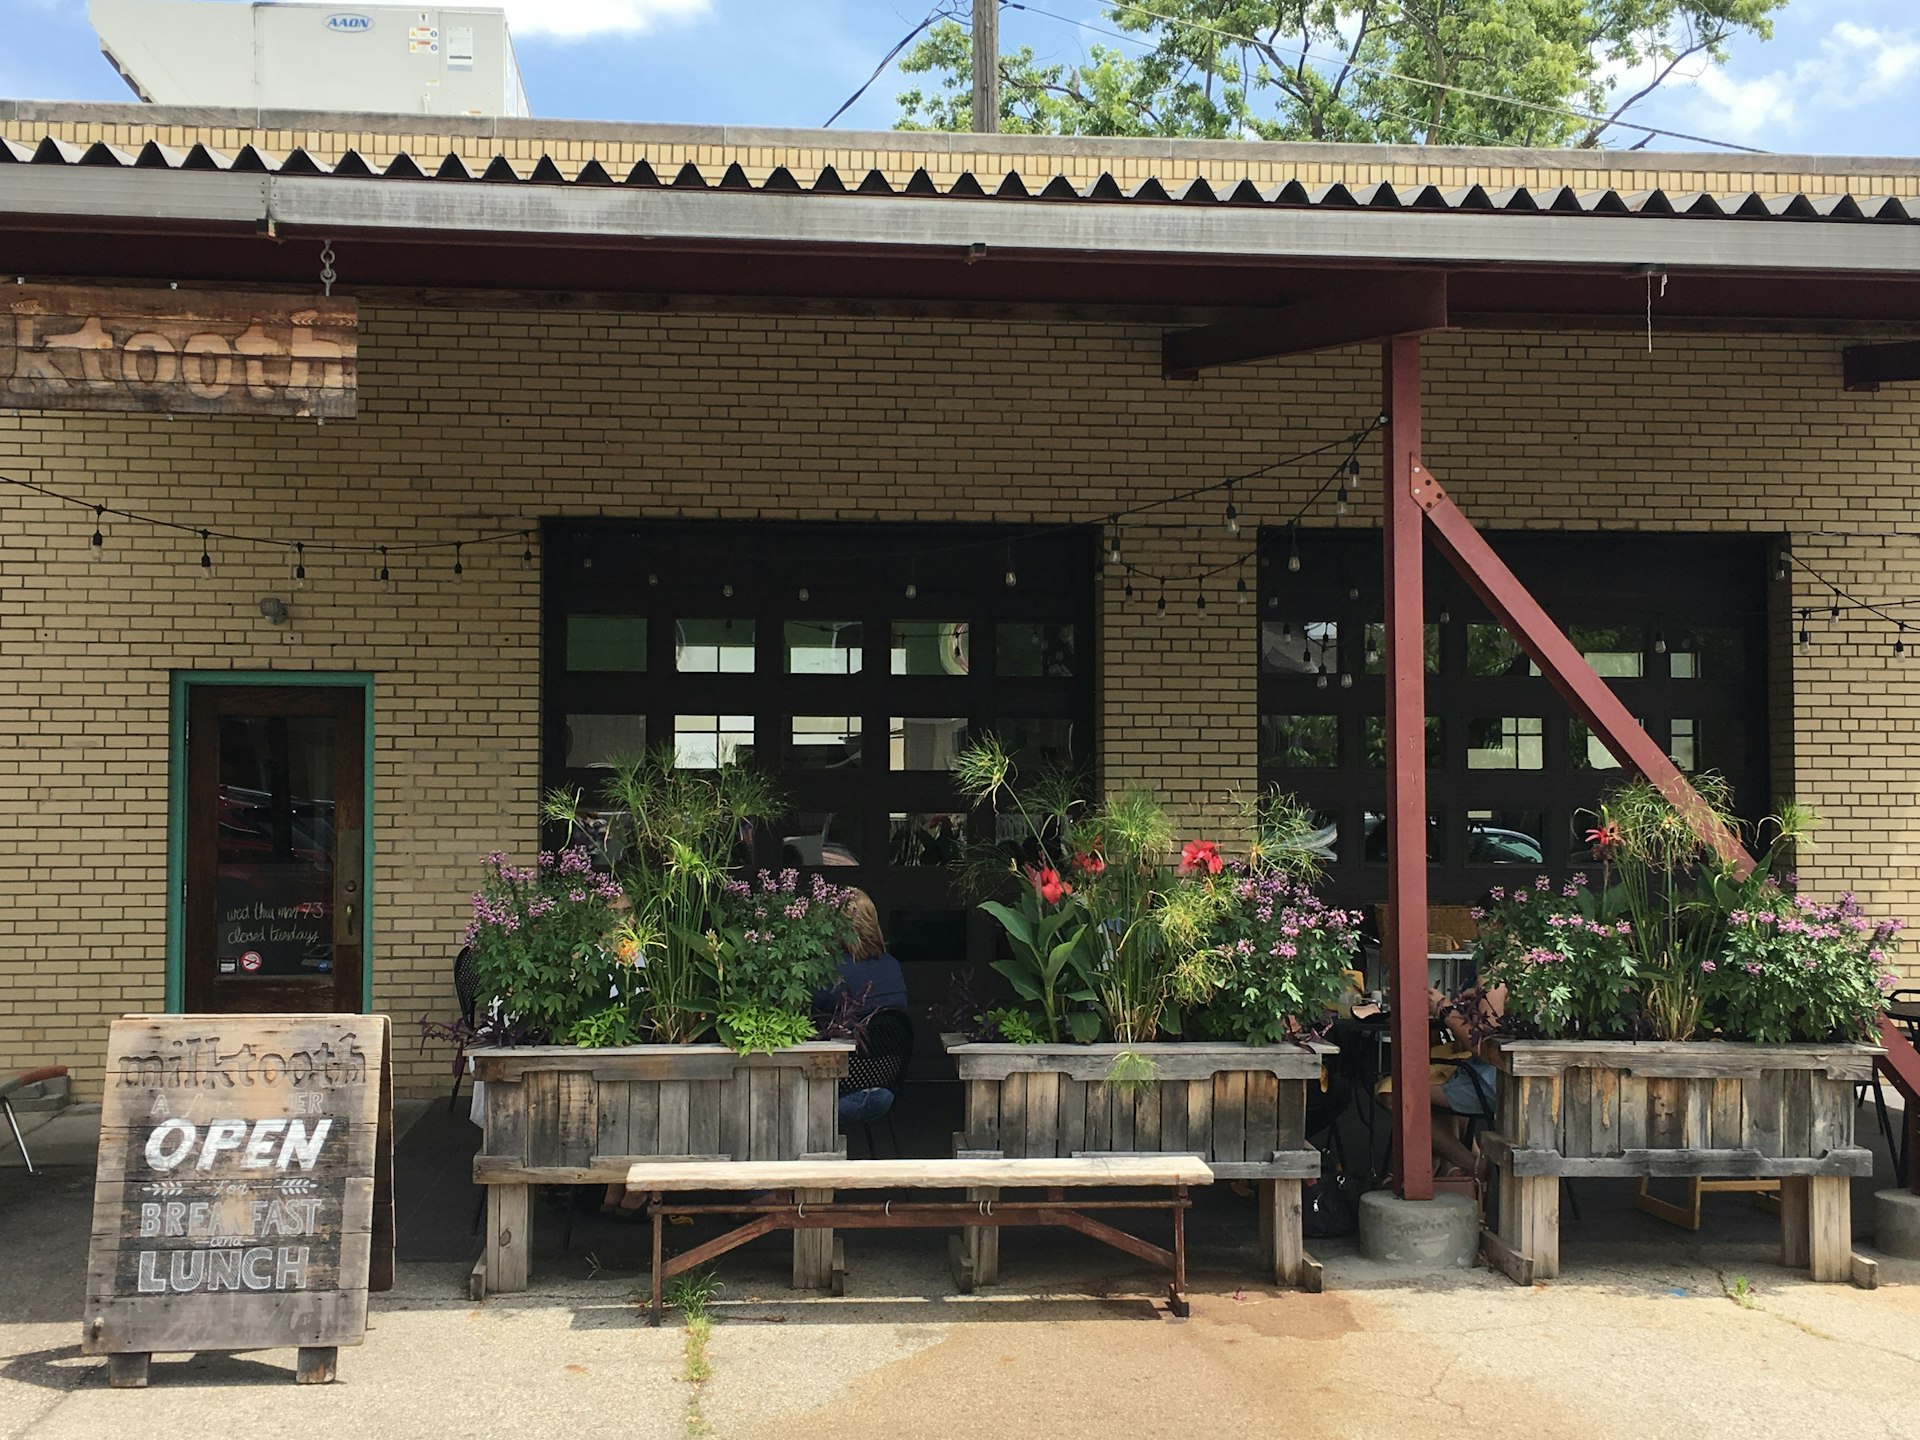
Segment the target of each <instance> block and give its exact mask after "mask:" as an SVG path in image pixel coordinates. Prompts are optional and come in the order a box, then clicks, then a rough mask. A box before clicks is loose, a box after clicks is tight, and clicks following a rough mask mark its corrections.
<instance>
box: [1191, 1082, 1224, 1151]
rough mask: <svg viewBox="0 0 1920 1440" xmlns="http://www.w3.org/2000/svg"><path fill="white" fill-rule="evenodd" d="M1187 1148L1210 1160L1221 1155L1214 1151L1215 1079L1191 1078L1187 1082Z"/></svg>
mask: <svg viewBox="0 0 1920 1440" xmlns="http://www.w3.org/2000/svg"><path fill="white" fill-rule="evenodd" d="M1187 1148H1188V1149H1190V1150H1195V1151H1198V1152H1199V1153H1200V1154H1202V1155H1205V1156H1206V1157H1207V1158H1208V1159H1209V1160H1217V1159H1219V1158H1220V1157H1219V1156H1217V1155H1215V1154H1214V1153H1213V1080H1212V1079H1211V1078H1208V1079H1205V1080H1189V1081H1188V1082H1187Z"/></svg>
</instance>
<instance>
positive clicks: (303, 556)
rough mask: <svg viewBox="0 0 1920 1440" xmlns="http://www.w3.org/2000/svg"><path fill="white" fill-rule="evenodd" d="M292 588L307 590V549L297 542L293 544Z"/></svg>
mask: <svg viewBox="0 0 1920 1440" xmlns="http://www.w3.org/2000/svg"><path fill="white" fill-rule="evenodd" d="M293 588H294V589H296V590H304V589H306V588H307V547H306V546H305V545H303V544H302V543H301V542H300V541H298V540H296V541H294V542H293Z"/></svg>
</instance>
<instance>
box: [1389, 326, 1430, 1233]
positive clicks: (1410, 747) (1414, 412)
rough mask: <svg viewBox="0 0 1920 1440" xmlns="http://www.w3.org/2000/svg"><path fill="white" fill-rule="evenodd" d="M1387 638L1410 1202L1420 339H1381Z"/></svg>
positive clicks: (1416, 1092)
mask: <svg viewBox="0 0 1920 1440" xmlns="http://www.w3.org/2000/svg"><path fill="white" fill-rule="evenodd" d="M1383 359H1384V362H1385V364H1384V371H1385V375H1384V380H1385V387H1384V388H1385V405H1384V410H1385V413H1386V416H1387V425H1386V431H1385V433H1386V455H1385V461H1384V463H1383V464H1382V466H1381V478H1382V484H1383V487H1384V489H1385V492H1386V494H1385V499H1386V504H1385V514H1384V528H1385V532H1386V600H1387V614H1386V621H1387V627H1386V628H1387V636H1386V642H1387V643H1386V652H1385V664H1386V674H1387V786H1388V789H1387V913H1388V915H1389V917H1390V923H1391V926H1392V930H1393V941H1392V944H1391V946H1390V947H1389V948H1388V950H1387V951H1386V952H1385V954H1384V955H1383V957H1382V958H1383V959H1384V960H1385V962H1386V970H1387V975H1388V984H1389V986H1390V987H1391V993H1392V996H1393V1153H1394V1169H1395V1172H1396V1174H1397V1175H1398V1177H1399V1187H1400V1197H1401V1198H1402V1199H1404V1200H1431V1199H1432V1198H1433V1115H1432V1113H1431V1111H1430V1109H1429V1107H1428V1085H1429V1082H1428V1068H1427V741H1426V731H1427V694H1426V679H1427V677H1426V628H1425V627H1426V587H1425V583H1424V581H1423V579H1422V576H1421V546H1422V543H1423V539H1424V537H1423V534H1422V522H1423V519H1424V516H1423V514H1422V512H1421V509H1420V505H1419V502H1418V501H1417V500H1416V499H1415V498H1414V493H1413V467H1414V465H1415V463H1416V462H1417V461H1418V460H1419V459H1420V340H1419V337H1418V336H1413V335H1398V336H1395V337H1394V338H1393V339H1391V340H1389V341H1387V343H1386V345H1385V346H1384V347H1383Z"/></svg>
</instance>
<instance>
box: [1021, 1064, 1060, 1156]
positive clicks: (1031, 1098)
mask: <svg viewBox="0 0 1920 1440" xmlns="http://www.w3.org/2000/svg"><path fill="white" fill-rule="evenodd" d="M1026 1117H1027V1136H1026V1143H1025V1144H1024V1145H1023V1146H1022V1147H1021V1148H1022V1149H1023V1150H1024V1151H1025V1152H1026V1154H1027V1155H1028V1156H1029V1157H1033V1158H1044V1157H1046V1156H1049V1155H1054V1154H1057V1153H1058V1150H1057V1148H1056V1147H1057V1146H1058V1144H1059V1141H1060V1077H1059V1075H1057V1074H1055V1073H1054V1072H1053V1071H1050V1070H1036V1071H1035V1072H1034V1073H1033V1074H1031V1075H1029V1076H1028V1077H1027V1104H1026Z"/></svg>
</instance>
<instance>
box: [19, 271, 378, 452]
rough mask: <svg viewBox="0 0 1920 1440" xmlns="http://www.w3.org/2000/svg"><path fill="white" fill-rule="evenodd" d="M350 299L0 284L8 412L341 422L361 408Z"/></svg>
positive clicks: (354, 316) (355, 317)
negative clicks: (141, 412) (140, 413)
mask: <svg viewBox="0 0 1920 1440" xmlns="http://www.w3.org/2000/svg"><path fill="white" fill-rule="evenodd" d="M358 325H359V311H358V308H357V307H356V306H355V304H354V302H353V301H352V300H351V299H350V298H348V297H346V296H321V295H264V294H254V293H252V292H250V291H237V290H138V289H132V288H121V287H117V286H99V285H95V286H87V285H8V286H4V287H0V409H13V410H146V411H154V412H166V413H179V414H201V415H295V416H310V417H313V418H316V419H322V420H332V419H335V418H345V417H348V416H351V415H352V414H353V413H354V412H355V410H356V409H357V407H358V404H359V346H358V335H359V330H358Z"/></svg>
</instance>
